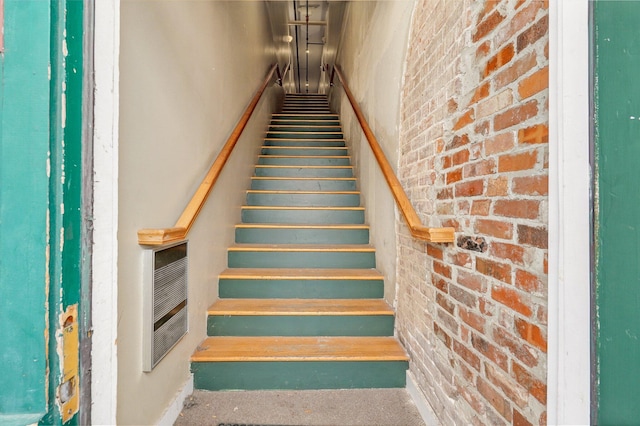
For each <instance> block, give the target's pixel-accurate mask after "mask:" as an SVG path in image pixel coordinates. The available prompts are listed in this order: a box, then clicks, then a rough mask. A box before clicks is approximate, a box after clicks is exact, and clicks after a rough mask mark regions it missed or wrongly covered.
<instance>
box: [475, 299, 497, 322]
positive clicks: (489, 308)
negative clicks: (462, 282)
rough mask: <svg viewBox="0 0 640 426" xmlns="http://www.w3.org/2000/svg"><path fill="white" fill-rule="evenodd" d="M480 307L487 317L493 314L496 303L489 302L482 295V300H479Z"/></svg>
mask: <svg viewBox="0 0 640 426" xmlns="http://www.w3.org/2000/svg"><path fill="white" fill-rule="evenodd" d="M478 307H479V308H480V312H482V314H483V315H485V316H487V317H492V316H493V311H494V305H493V303H491V302H488V301H487V299H485V298H484V297H481V298H480V300H478Z"/></svg>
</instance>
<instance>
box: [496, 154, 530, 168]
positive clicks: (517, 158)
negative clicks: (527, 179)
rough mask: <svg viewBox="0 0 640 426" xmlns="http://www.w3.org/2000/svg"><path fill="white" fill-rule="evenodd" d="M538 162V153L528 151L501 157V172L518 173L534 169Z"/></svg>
mask: <svg viewBox="0 0 640 426" xmlns="http://www.w3.org/2000/svg"><path fill="white" fill-rule="evenodd" d="M537 162H538V152H537V151H526V152H521V153H519V154H509V155H501V156H500V158H499V159H498V171H499V172H517V171H520V170H530V169H533V168H534V167H535V165H536V163H537Z"/></svg>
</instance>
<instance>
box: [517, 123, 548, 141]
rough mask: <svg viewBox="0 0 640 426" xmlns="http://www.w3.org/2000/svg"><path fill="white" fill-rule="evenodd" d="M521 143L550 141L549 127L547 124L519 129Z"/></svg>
mask: <svg viewBox="0 0 640 426" xmlns="http://www.w3.org/2000/svg"><path fill="white" fill-rule="evenodd" d="M518 142H519V143H549V127H548V126H547V125H546V124H536V125H535V126H531V127H527V128H526V129H520V130H519V131H518Z"/></svg>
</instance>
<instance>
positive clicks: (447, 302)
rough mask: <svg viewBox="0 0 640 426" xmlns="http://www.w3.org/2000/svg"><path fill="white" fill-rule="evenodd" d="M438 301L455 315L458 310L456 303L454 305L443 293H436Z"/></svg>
mask: <svg viewBox="0 0 640 426" xmlns="http://www.w3.org/2000/svg"><path fill="white" fill-rule="evenodd" d="M436 303H437V304H438V305H440V307H442V309H444V310H445V311H447V312H449V313H450V314H451V315H454V314H455V312H456V305H454V304H453V303H452V302H451V301H450V300H449V299H447V297H446V296H444V295H443V294H442V293H437V294H436Z"/></svg>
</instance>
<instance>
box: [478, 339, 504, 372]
mask: <svg viewBox="0 0 640 426" xmlns="http://www.w3.org/2000/svg"><path fill="white" fill-rule="evenodd" d="M471 343H472V345H473V347H474V348H475V349H476V350H477V351H478V352H480V353H481V354H482V355H484V356H485V357H487V358H488V359H490V360H491V361H492V362H493V363H494V364H495V365H497V366H498V367H500V368H502V369H503V370H504V371H509V358H508V357H507V356H506V355H505V354H504V353H503V351H502V350H500V349H498V348H497V347H496V346H495V345H492V344H491V343H489V342H488V341H487V340H486V339H484V338H482V337H481V336H478V335H477V334H474V335H473V336H471ZM485 365H486V364H485Z"/></svg>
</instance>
